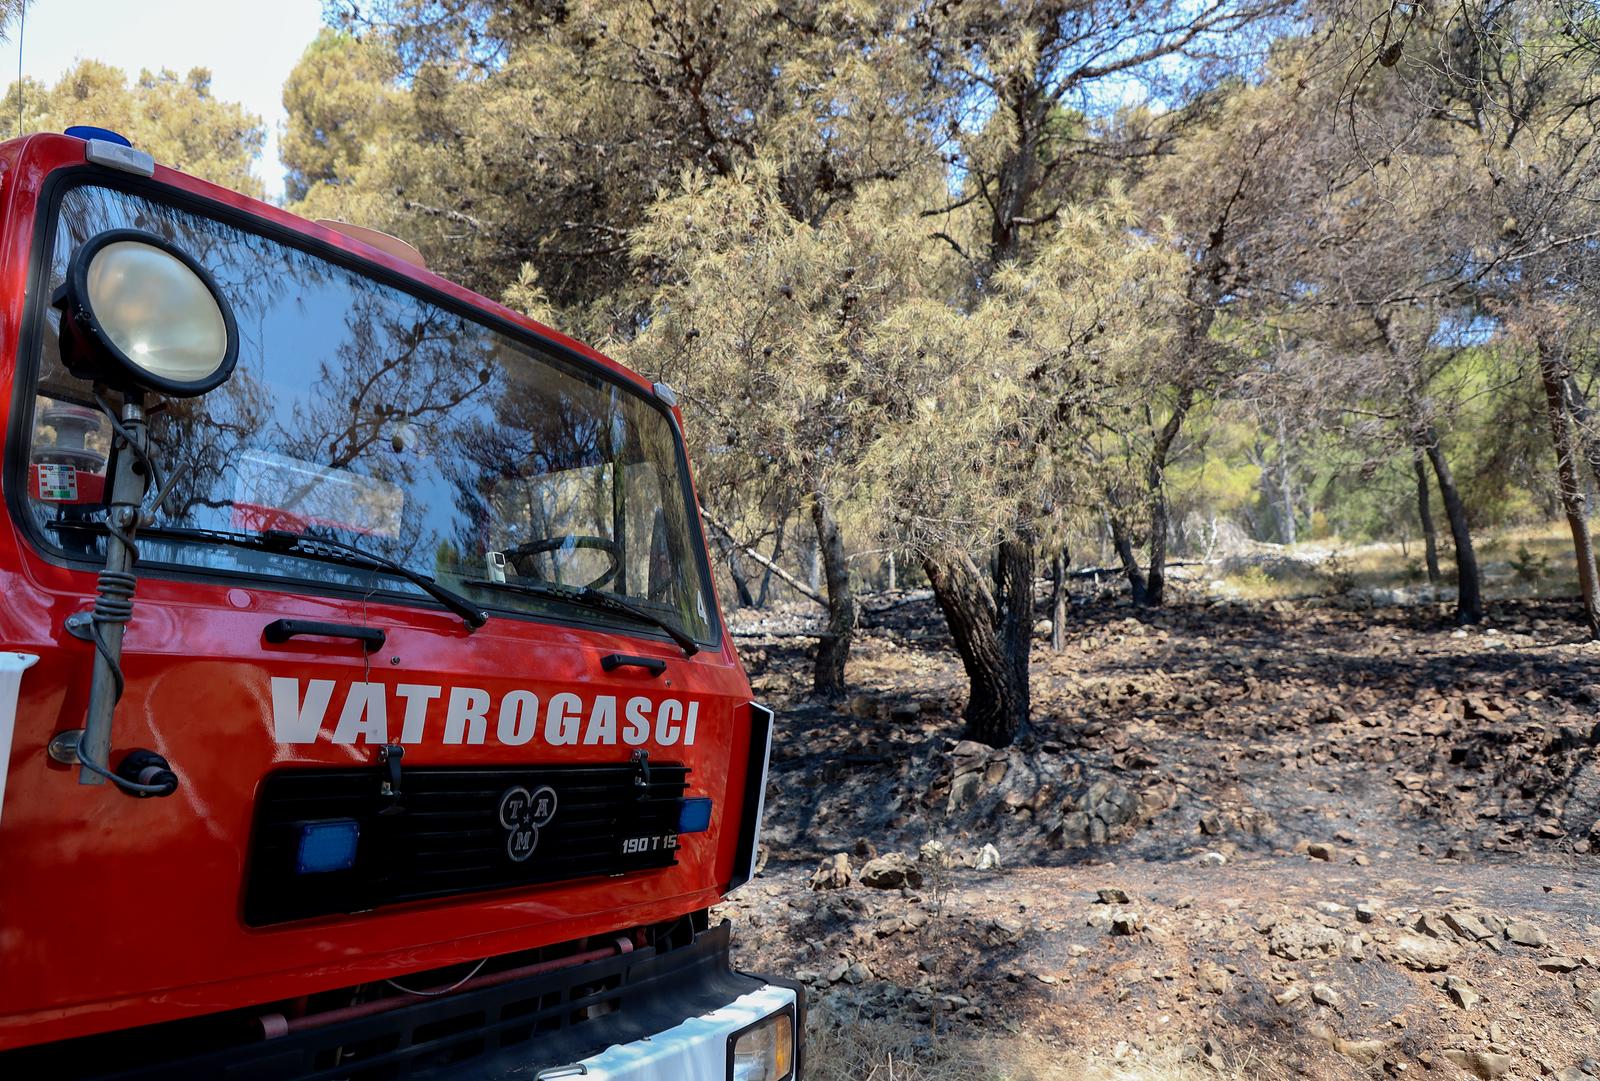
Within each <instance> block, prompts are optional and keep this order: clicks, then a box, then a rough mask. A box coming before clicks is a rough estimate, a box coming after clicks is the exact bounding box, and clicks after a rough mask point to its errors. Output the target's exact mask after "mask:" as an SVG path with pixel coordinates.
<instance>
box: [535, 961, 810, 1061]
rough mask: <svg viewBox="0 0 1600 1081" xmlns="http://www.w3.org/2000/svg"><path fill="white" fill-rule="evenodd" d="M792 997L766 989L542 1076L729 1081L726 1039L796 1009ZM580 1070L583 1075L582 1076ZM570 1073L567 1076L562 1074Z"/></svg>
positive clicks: (789, 993)
mask: <svg viewBox="0 0 1600 1081" xmlns="http://www.w3.org/2000/svg"><path fill="white" fill-rule="evenodd" d="M794 1000H795V999H794V992H793V991H791V990H789V989H788V988H786V987H774V986H772V985H771V984H768V985H767V986H766V987H763V988H762V989H761V990H759V991H752V992H750V993H749V994H748V995H741V996H740V997H739V998H736V999H734V1000H733V1001H732V1002H730V1003H728V1004H727V1005H726V1006H721V1007H719V1008H717V1009H715V1010H712V1011H711V1012H710V1013H708V1014H702V1015H701V1016H699V1017H691V1018H690V1019H689V1020H687V1021H685V1022H684V1023H683V1024H681V1025H678V1026H676V1027H675V1028H669V1029H667V1030H666V1031H665V1032H658V1033H656V1034H655V1035H654V1036H647V1037H645V1038H644V1039H642V1040H635V1041H634V1042H633V1043H627V1044H614V1045H613V1046H611V1047H608V1048H606V1049H605V1050H604V1051H602V1052H600V1053H599V1054H598V1055H594V1056H592V1057H590V1058H586V1059H583V1060H582V1061H581V1062H579V1063H577V1064H576V1065H574V1066H567V1067H558V1068H557V1069H555V1070H548V1071H546V1072H544V1073H541V1074H540V1075H539V1076H540V1077H546V1078H550V1079H552V1081H554V1079H556V1078H568V1077H571V1078H579V1077H581V1078H583V1081H728V1037H729V1036H731V1035H733V1034H734V1033H735V1032H738V1031H739V1030H740V1029H743V1028H747V1027H749V1026H750V1025H753V1024H755V1023H756V1022H757V1021H759V1020H761V1019H762V1018H763V1017H770V1016H771V1015H773V1014H775V1013H777V1012H778V1011H779V1010H782V1009H784V1008H785V1007H792V1006H793V1005H794ZM578 1066H582V1067H583V1068H584V1069H585V1070H586V1071H587V1072H584V1073H580V1072H579V1071H578V1069H577V1067H578ZM563 1071H570V1072H563Z"/></svg>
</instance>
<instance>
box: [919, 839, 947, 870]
mask: <svg viewBox="0 0 1600 1081" xmlns="http://www.w3.org/2000/svg"><path fill="white" fill-rule="evenodd" d="M917 859H918V860H920V861H921V862H923V863H931V864H933V865H934V866H935V867H942V866H944V865H945V864H947V863H949V862H950V853H949V851H948V850H947V849H946V848H945V847H944V842H943V841H923V842H922V847H921V848H919V849H917Z"/></svg>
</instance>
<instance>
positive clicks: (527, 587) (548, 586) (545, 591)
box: [465, 578, 700, 657]
mask: <svg viewBox="0 0 1600 1081" xmlns="http://www.w3.org/2000/svg"><path fill="white" fill-rule="evenodd" d="M465 584H466V585H469V586H478V587H479V588H482V589H503V590H505V591H506V592H508V593H523V594H526V595H527V596H530V597H546V598H549V599H550V600H556V601H565V602H566V603H568V604H575V605H579V606H581V607H584V608H595V609H598V610H600V611H602V612H616V613H618V614H619V615H625V616H629V617H631V618H633V619H636V620H638V621H639V622H640V623H648V624H649V625H650V626H652V627H657V628H659V629H660V630H663V631H665V632H666V633H667V636H668V637H670V638H671V639H672V640H673V641H674V642H676V643H678V648H680V649H682V650H683V655H684V656H685V657H693V656H694V655H695V654H696V653H699V652H700V646H699V644H698V643H696V642H695V640H694V639H693V638H691V637H689V635H688V634H687V633H686V632H685V631H684V630H683V628H682V627H679V626H678V625H677V624H676V623H674V622H672V621H671V620H670V619H664V618H662V617H661V616H658V615H656V614H655V613H654V612H652V611H650V610H649V609H648V608H642V607H640V606H639V605H637V604H633V603H631V602H629V601H625V600H623V599H622V598H621V597H619V596H617V595H616V594H615V593H606V592H604V591H602V590H598V589H595V588H594V587H592V586H558V585H555V584H553V583H551V582H496V581H493V580H491V579H488V578H468V579H466V581H465Z"/></svg>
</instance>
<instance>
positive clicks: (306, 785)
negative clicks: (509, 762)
mask: <svg viewBox="0 0 1600 1081" xmlns="http://www.w3.org/2000/svg"><path fill="white" fill-rule="evenodd" d="M688 774H689V770H688V768H687V767H685V766H682V765H675V764H667V763H661V764H657V763H649V764H648V766H647V767H645V768H640V767H639V766H637V765H615V766H530V767H523V768H509V769H501V768H494V769H490V768H477V767H429V768H409V769H405V770H404V771H403V774H402V778H401V785H400V794H399V796H398V797H394V796H389V795H385V794H384V793H383V781H384V775H383V774H382V773H380V771H378V770H375V769H354V770H347V769H341V770H319V769H298V770H285V771H281V772H278V773H273V774H270V775H268V776H267V777H266V779H265V780H264V781H263V782H262V786H261V790H260V794H259V796H258V798H257V802H256V823H255V832H254V836H253V839H252V843H251V868H250V875H249V883H248V885H247V887H246V890H245V905H244V909H245V921H246V922H247V923H249V924H251V925H253V926H261V925H263V924H271V923H281V922H283V921H286V920H295V919H303V918H306V917H310V916H324V915H331V914H336V913H348V912H360V911H365V910H367V909H372V908H377V907H380V906H382V905H391V904H397V903H400V902H402V901H417V900H422V899H425V898H430V897H444V896H449V895H451V894H460V893H471V892H476V891H480V890H495V889H508V888H515V887H519V886H528V885H533V884H535V883H542V882H558V881H566V880H570V879H574V878H585V877H589V876H592V875H620V874H627V873H628V872H630V871H643V870H649V869H654V868H661V867H670V866H672V865H673V864H675V863H676V862H677V858H676V848H677V834H678V817H679V813H680V810H681V808H682V803H683V794H684V789H685V787H686V786H687V784H688ZM519 792H520V795H519V794H518V793H519ZM351 823H354V826H353V829H352V827H351V826H350V824H351ZM308 826H310V827H312V828H313V829H328V828H331V829H333V830H334V831H335V832H336V833H339V834H341V835H343V836H348V834H349V833H350V832H353V833H354V834H355V836H356V838H357V839H356V842H355V851H354V857H353V863H352V864H351V865H350V866H348V867H344V866H339V867H337V868H336V869H323V868H322V867H321V866H320V865H318V864H317V862H316V860H315V859H313V860H312V861H311V862H310V866H308V865H307V857H306V851H305V848H304V846H303V843H302V838H303V837H304V835H305V833H306V830H307V827H308ZM529 827H532V828H531V830H530V829H529ZM514 835H515V836H514ZM336 862H343V861H336Z"/></svg>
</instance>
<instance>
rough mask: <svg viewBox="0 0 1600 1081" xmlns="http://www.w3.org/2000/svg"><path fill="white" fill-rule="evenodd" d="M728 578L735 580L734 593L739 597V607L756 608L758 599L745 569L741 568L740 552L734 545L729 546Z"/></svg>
mask: <svg viewBox="0 0 1600 1081" xmlns="http://www.w3.org/2000/svg"><path fill="white" fill-rule="evenodd" d="M728 577H730V578H732V579H733V588H734V592H735V593H737V594H738V596H739V607H740V608H753V607H755V603H756V599H755V596H754V595H753V594H752V593H751V592H750V582H749V580H748V579H747V578H745V576H744V569H743V568H742V567H740V566H739V550H738V549H737V548H736V547H734V546H733V545H732V544H730V545H728Z"/></svg>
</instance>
